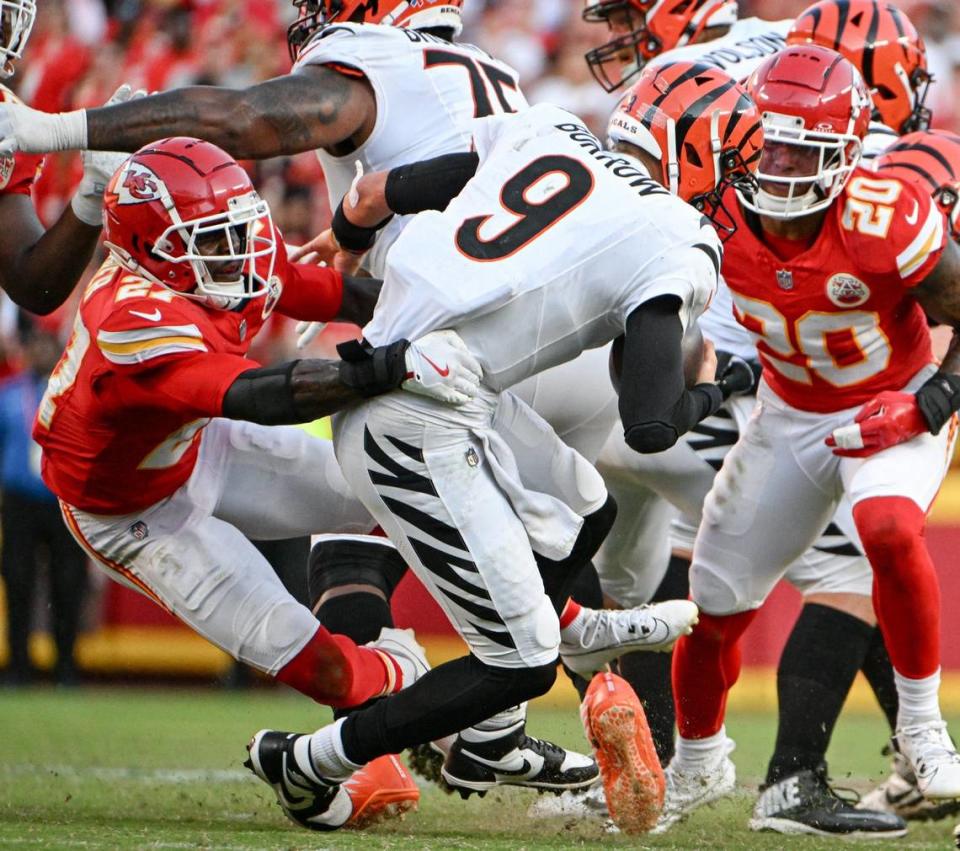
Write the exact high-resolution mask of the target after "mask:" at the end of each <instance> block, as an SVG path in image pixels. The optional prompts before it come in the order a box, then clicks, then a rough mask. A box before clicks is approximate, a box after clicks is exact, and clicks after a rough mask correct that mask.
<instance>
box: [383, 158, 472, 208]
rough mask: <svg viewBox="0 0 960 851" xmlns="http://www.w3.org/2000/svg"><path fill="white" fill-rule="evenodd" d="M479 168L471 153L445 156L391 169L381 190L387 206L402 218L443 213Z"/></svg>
mask: <svg viewBox="0 0 960 851" xmlns="http://www.w3.org/2000/svg"><path fill="white" fill-rule="evenodd" d="M479 165H480V157H479V156H478V155H477V154H476V153H474V152H471V153H466V154H444V155H443V156H442V157H434V158H433V159H432V160H422V161H421V162H417V163H411V164H410V165H402V166H398V167H397V168H394V169H391V170H390V173H389V174H388V175H387V183H386V186H385V188H384V197H385V199H386V202H387V206H388V207H389V208H390V209H391V210H393V212H395V213H398V214H400V215H404V216H405V215H408V214H410V213H421V212H423V211H424V210H445V209H446V208H447V204H449V203H450V201H451V200H453V199H454V198H456V197H457V195H459V194H460V193H461V192H462V191H463V187H464V186H466V185H467V181H469V180H470V178H471V177H473V176H474V174H476V173H477V168H478V167H479Z"/></svg>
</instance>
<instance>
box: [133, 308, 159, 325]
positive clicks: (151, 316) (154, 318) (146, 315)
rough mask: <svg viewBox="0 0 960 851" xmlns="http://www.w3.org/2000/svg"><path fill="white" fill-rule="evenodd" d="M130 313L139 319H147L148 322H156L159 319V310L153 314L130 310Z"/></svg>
mask: <svg viewBox="0 0 960 851" xmlns="http://www.w3.org/2000/svg"><path fill="white" fill-rule="evenodd" d="M130 313H131V314H133V315H134V316H139V317H140V318H141V319H148V320H149V321H150V322H156V321H158V320H159V319H160V311H159V310H155V311H153V313H141V312H140V311H139V310H131V311H130Z"/></svg>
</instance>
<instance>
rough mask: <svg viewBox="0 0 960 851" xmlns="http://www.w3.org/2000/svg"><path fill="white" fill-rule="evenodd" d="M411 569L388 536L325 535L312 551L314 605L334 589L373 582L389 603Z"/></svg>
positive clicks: (311, 597)
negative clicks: (408, 568) (408, 569)
mask: <svg viewBox="0 0 960 851" xmlns="http://www.w3.org/2000/svg"><path fill="white" fill-rule="evenodd" d="M406 572H407V564H406V562H405V561H404V560H403V557H402V556H401V555H400V553H399V552H397V549H396V547H394V546H393V544H391V543H390V542H389V541H388V540H387V539H386V538H380V537H375V536H372V535H364V536H360V535H354V536H349V537H348V536H337V535H329V536H324V537H322V538H321V539H320V540H319V541H318V542H317V543H316V544H315V545H314V547H313V549H312V550H311V551H310V566H309V573H308V588H309V593H310V608H311V609H315V608H316V606H317V603H318V602H319V600H320V598H321V597H322V596H323V595H324V594H325V593H326V592H327V591H330V590H331V589H333V588H339V587H342V586H344V585H370V586H373V587H374V588H376V589H378V590H379V591H380V592H382V593H383V595H384V597H385V598H386V600H387V601H388V602H389V600H390V597H391V596H392V595H393V592H394V589H395V588H396V587H397V585H399V584H400V580H401V579H403V576H404V574H405V573H406Z"/></svg>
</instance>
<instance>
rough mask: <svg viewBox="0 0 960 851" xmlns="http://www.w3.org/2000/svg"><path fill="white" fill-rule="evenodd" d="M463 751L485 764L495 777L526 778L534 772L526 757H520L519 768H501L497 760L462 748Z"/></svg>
mask: <svg viewBox="0 0 960 851" xmlns="http://www.w3.org/2000/svg"><path fill="white" fill-rule="evenodd" d="M463 753H465V754H466V755H467V756H469V757H470V758H471V759H473V760H476V761H477V762H479V763H480V764H481V765H485V766H487V768H489V769H490V770H491V771H492V772H493V773H494V774H495V775H496V776H497V777H523V778H527V777H529V776H530V775H532V774H533V773H534V769H533V766H532V765H531V764H530V760H528V759H527V758H526V757H521V759H522V760H523V765H521V766H520V768H502V767H500V765H499V761H497V760H489V759H484V758H483V757H482V756H477V754H475V753H471V752H470V751H468V750H466V749H464V751H463Z"/></svg>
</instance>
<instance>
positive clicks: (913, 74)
mask: <svg viewBox="0 0 960 851" xmlns="http://www.w3.org/2000/svg"><path fill="white" fill-rule="evenodd" d="M787 44H820V45H822V46H823V47H829V48H831V49H833V50H837V51H839V52H840V53H842V54H843V55H844V56H846V57H847V59H849V60H850V61H851V62H852V63H853V64H854V65H856V66H857V68H858V69H859V70H860V73H861V74H863V79H864V80H865V81H866V83H867V87H868V88H869V89H870V93H871V95H872V96H873V106H874V109H875V110H876V113H877V118H878V120H879V121H882V122H883V123H884V124H886V125H887V127H889V128H890V129H891V130H896V131H897V133H911V132H913V131H915V130H926V129H927V128H928V127H929V126H930V110H929V109H927V108H926V106H924V102H925V101H926V98H927V91H928V89H929V87H930V83H931V81H932V79H933V78H932V77H931V76H930V73H929V72H928V71H927V51H926V47H924V44H923V39H922V38H921V36H920V33H918V32H917V30H916V27H914V25H913V24H912V23H910V19H909V18H908V17H907V16H906V14H905V13H904V12H901V11H900V10H899V9H897V8H896V7H895V6H892V5H891V4H889V3H885V2H882V0H822V2H820V3H814V4H813V5H812V6H811V7H810V8H808V9H807V10H806V11H805V12H802V13H801V14H800V16H799V17H798V18H797V20H796V21H795V22H794V24H793V27H791V29H790V32H789V33H788V34H787Z"/></svg>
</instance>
